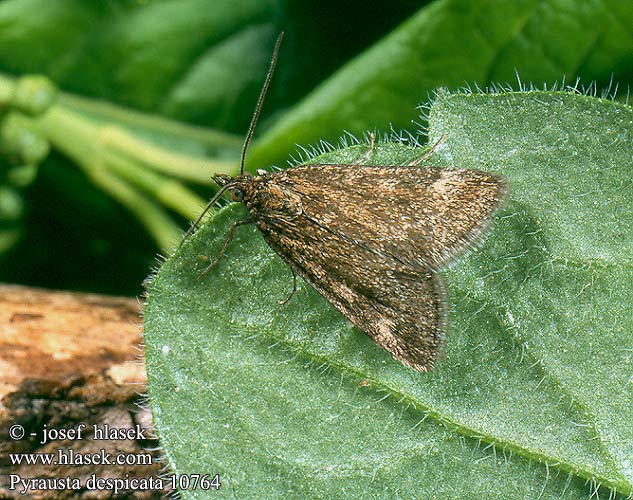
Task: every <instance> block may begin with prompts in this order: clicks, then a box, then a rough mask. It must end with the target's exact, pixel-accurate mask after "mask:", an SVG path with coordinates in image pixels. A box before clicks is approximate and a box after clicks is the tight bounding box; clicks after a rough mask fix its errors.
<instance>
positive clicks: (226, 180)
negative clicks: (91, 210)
mask: <svg viewBox="0 0 633 500" xmlns="http://www.w3.org/2000/svg"><path fill="white" fill-rule="evenodd" d="M234 180H235V179H233V177H231V176H230V175H226V174H215V175H214V176H213V182H215V183H216V184H217V185H218V186H220V187H221V188H222V187H224V186H226V185H227V184H230V183H231V182H233V181H234Z"/></svg>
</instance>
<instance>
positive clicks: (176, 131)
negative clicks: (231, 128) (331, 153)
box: [0, 75, 243, 150]
mask: <svg viewBox="0 0 633 500" xmlns="http://www.w3.org/2000/svg"><path fill="white" fill-rule="evenodd" d="M0 78H1V75H0ZM59 103H60V104H61V105H63V106H66V107H68V108H69V109H72V110H74V111H78V112H82V113H84V112H85V113H90V114H92V115H94V116H95V117H96V118H100V119H101V120H102V121H108V122H112V121H115V122H119V123H123V124H125V125H128V126H133V127H142V128H144V129H146V130H148V131H151V132H160V133H163V134H167V135H170V136H174V137H177V138H180V139H186V140H195V141H196V142H200V143H202V144H205V145H207V146H211V147H214V148H223V149H226V148H231V149H236V150H239V148H241V147H242V142H243V138H242V137H241V136H236V135H234V134H227V133H226V132H221V131H217V130H211V129H208V128H204V127H195V126H192V125H187V124H184V123H181V122H177V121H174V120H168V119H166V118H160V117H157V116H155V115H148V114H145V113H141V112H139V111H134V110H131V109H128V108H124V107H122V106H115V105H113V104H110V103H107V102H103V101H96V100H94V99H88V98H85V97H80V96H76V95H71V94H66V93H62V94H61V95H60V97H59Z"/></svg>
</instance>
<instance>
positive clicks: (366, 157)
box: [352, 132, 376, 165]
mask: <svg viewBox="0 0 633 500" xmlns="http://www.w3.org/2000/svg"><path fill="white" fill-rule="evenodd" d="M375 144H376V134H374V133H373V132H370V133H369V149H368V150H367V151H365V153H364V154H363V156H361V157H360V158H359V159H358V160H356V161H355V162H354V163H352V165H364V164H365V162H366V161H367V160H369V158H370V157H371V155H372V153H373V152H374V146H375Z"/></svg>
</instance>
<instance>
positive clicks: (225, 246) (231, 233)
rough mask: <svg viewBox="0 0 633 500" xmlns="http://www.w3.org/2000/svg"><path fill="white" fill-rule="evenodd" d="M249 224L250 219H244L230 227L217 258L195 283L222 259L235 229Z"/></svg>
mask: <svg viewBox="0 0 633 500" xmlns="http://www.w3.org/2000/svg"><path fill="white" fill-rule="evenodd" d="M251 222H253V221H252V220H251V219H250V217H249V218H248V219H244V220H238V221H237V222H234V223H233V225H232V226H231V229H229V232H228V233H227V235H226V240H224V245H222V250H220V253H219V254H218V256H217V257H216V258H215V259H214V260H213V262H211V264H209V265H208V266H207V267H206V268H205V270H204V271H202V272H201V273H200V274H199V275H198V277H197V278H196V281H200V280H201V279H202V278H204V277H205V275H206V274H207V273H208V272H209V271H210V270H211V269H213V268H214V267H215V266H216V264H217V263H218V262H220V259H222V257H223V256H224V252H226V249H227V248H228V247H229V244H230V243H231V240H232V239H233V234H235V229H236V228H237V226H241V225H242V224H250V223H251Z"/></svg>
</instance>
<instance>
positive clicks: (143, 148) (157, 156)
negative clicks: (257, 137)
mask: <svg viewBox="0 0 633 500" xmlns="http://www.w3.org/2000/svg"><path fill="white" fill-rule="evenodd" d="M100 139H101V141H102V143H103V144H104V145H106V146H109V147H111V148H112V149H115V150H116V151H118V152H121V153H124V154H125V155H128V156H131V157H134V158H137V159H138V160H140V161H142V162H143V163H144V164H145V165H147V167H149V168H152V169H154V170H157V171H159V172H163V173H166V174H169V175H171V176H173V177H179V178H181V179H183V180H186V181H191V182H196V183H198V184H205V185H208V184H209V183H210V181H211V178H212V177H213V174H217V173H227V172H230V171H231V170H235V169H236V167H237V162H235V161H223V160H209V159H206V158H200V157H194V156H189V155H185V154H180V153H174V152H172V151H169V150H167V149H165V148H162V147H160V146H157V145H155V144H152V143H150V142H149V141H144V140H142V139H139V138H138V137H136V136H135V135H134V134H132V133H130V132H128V131H126V130H125V129H124V128H122V127H119V126H116V125H110V126H104V127H103V128H102V129H101V132H100Z"/></svg>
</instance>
